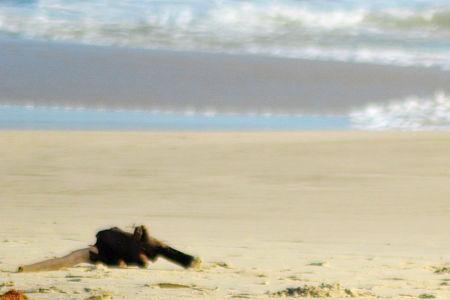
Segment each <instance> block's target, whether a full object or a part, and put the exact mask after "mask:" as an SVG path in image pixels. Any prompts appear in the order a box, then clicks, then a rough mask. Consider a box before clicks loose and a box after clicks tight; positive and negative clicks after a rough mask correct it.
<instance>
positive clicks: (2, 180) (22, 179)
mask: <svg viewBox="0 0 450 300" xmlns="http://www.w3.org/2000/svg"><path fill="white" fill-rule="evenodd" d="M449 149H450V133H444V132H442V133H439V132H435V133H412V132H410V133H389V132H385V133H366V132H308V133H294V132H284V133H270V132H264V133H206V132H204V133H151V132H72V131H65V132H50V131H15V132H14V131H3V132H0V292H5V291H6V290H8V289H11V288H15V289H19V290H23V291H25V292H26V293H27V295H28V296H29V298H30V299H88V298H89V297H91V298H89V299H111V298H112V299H175V298H179V299H188V298H191V299H223V298H250V299H258V298H270V297H285V296H288V295H290V294H292V295H294V296H302V295H306V294H308V291H309V292H310V293H309V295H314V293H315V294H317V295H318V296H321V297H325V296H327V295H329V296H330V297H331V298H332V299H340V298H347V297H352V296H353V297H359V298H362V299H371V298H377V297H378V298H381V299H421V298H423V299H425V298H434V297H435V298H437V299H450V286H449V285H450V264H449V263H450V239H449V233H448V230H449V228H450V201H449V195H450V184H449V177H450V155H449ZM134 224H147V225H148V226H149V227H150V230H151V232H152V233H153V234H154V235H155V236H156V237H159V238H161V239H162V240H164V241H166V242H168V243H169V244H171V245H172V246H174V247H176V248H179V249H181V250H183V251H186V252H188V253H191V254H195V255H198V256H200V257H201V258H202V260H203V266H202V268H200V269H198V270H183V269H181V268H179V267H178V266H175V265H172V264H170V263H168V262H164V261H163V260H158V261H157V262H156V263H155V264H154V265H151V266H150V267H149V269H147V270H142V269H137V268H127V269H114V268H107V267H103V266H91V265H80V266H77V267H74V268H71V269H67V270H62V271H55V272H45V273H34V274H22V273H15V272H14V271H15V270H16V268H17V266H18V265H20V264H24V263H32V262H35V261H38V260H41V259H46V258H51V257H54V256H59V255H64V254H66V253H68V252H69V251H71V250H74V249H77V248H82V247H85V246H87V245H88V244H91V243H94V242H95V233H96V232H97V230H99V229H103V228H108V227H110V226H113V225H115V226H120V227H122V228H124V229H131V227H132V226H133V225H134ZM287 288H293V289H291V290H287ZM280 291H281V292H280ZM277 292H280V293H277Z"/></svg>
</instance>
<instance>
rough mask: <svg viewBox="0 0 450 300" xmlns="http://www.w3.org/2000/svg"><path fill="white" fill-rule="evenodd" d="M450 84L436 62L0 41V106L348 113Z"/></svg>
mask: <svg viewBox="0 0 450 300" xmlns="http://www.w3.org/2000/svg"><path fill="white" fill-rule="evenodd" d="M449 87H450V76H449V72H445V71H441V70H439V69H437V68H422V67H395V66H381V65H371V64H361V63H340V62H326V61H323V62H320V61H309V60H302V59H286V58H275V57H262V56H260V57H258V56H246V55H225V54H205V53H195V52H191V53H189V52H173V51H164V50H138V49H128V48H117V47H94V46H79V45H78V46H77V45H68V44H58V43H47V42H42V43H41V42H32V41H23V40H22V41H15V40H5V39H3V40H0V91H1V92H0V104H16V105H50V106H60V107H67V106H68V107H93V108H112V109H114V108H121V109H160V110H175V111H186V110H200V111H205V110H206V111H219V112H252V113H255V112H256V113H258V112H260V113H267V112H271V113H308V114H310V113H318V114H323V113H333V114H345V113H347V112H348V111H349V110H351V109H352V108H359V107H361V106H365V105H366V104H367V103H369V102H370V103H374V102H375V103H379V102H384V101H388V100H392V99H398V98H400V99H402V98H404V97H407V96H411V95H416V96H419V97H426V96H430V95H433V94H434V93H435V92H436V91H444V92H447V93H450V88H449ZM124 99H126V101H124Z"/></svg>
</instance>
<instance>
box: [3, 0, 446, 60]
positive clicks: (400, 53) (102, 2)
mask: <svg viewBox="0 0 450 300" xmlns="http://www.w3.org/2000/svg"><path fill="white" fill-rule="evenodd" d="M393 2H396V3H393ZM0 32H1V33H3V35H8V36H18V37H26V38H36V39H44V40H56V41H69V42H77V43H85V44H95V45H116V46H128V47H139V48H152V49H155V48H159V49H161V48H165V49H175V50H200V51H213V52H227V53H257V54H266V55H276V56H289V57H301V58H320V59H333V60H334V59H337V60H342V59H344V60H354V61H368V62H381V63H389V64H391V63H393V64H403V65H404V64H408V65H410V64H421V65H438V66H447V67H448V66H450V54H449V52H450V51H449V50H450V4H449V3H448V1H440V0H435V1H428V2H427V1H419V0H416V1H348V0H347V1H345V0H339V1H332V2H330V1H325V0H322V1H321V0H317V1H292V0H280V1H245V0H244V1H232V0H222V1H206V0H180V1H173V0H171V1H169V0H168V1H151V0H139V1H137V0H134V1H115V2H111V1H106V0H93V1H67V0H41V1H6V2H0ZM385 57H388V59H385ZM424 61H425V62H424Z"/></svg>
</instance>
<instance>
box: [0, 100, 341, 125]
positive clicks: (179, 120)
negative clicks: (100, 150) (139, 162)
mask: <svg viewBox="0 0 450 300" xmlns="http://www.w3.org/2000/svg"><path fill="white" fill-rule="evenodd" d="M348 128H349V120H348V118H347V117H344V116H311V115H309V116H308V115H305V116H302V115H271V114H262V115H259V114H239V113H235V114H231V113H228V114H224V113H215V112H193V111H190V112H184V113H179V112H173V111H145V110H144V111H139V110H136V111H132V110H111V109H92V108H91V109H89V108H80V107H78V108H73V107H72V108H70V107H42V106H40V107H33V106H15V105H13V106H11V105H1V106H0V129H47V130H51V129H70V130H74V129H75V130H176V131H180V130H208V131H215V130H220V131H224V130H225V131H226V130H258V131H260V130H339V129H348Z"/></svg>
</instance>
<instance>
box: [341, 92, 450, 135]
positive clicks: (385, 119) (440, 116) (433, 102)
mask: <svg viewBox="0 0 450 300" xmlns="http://www.w3.org/2000/svg"><path fill="white" fill-rule="evenodd" d="M349 117H350V122H351V125H352V127H353V128H355V129H361V130H405V131H422V130H423V131H427V130H450V96H448V95H446V94H445V93H442V92H439V93H436V94H434V95H432V96H430V97H428V98H420V97H414V96H411V97H408V98H406V99H401V100H397V101H395V100H394V101H391V102H389V103H386V104H372V105H369V106H367V107H365V108H363V109H359V110H354V111H353V112H351V113H350V115H349Z"/></svg>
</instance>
